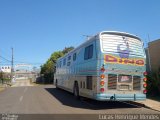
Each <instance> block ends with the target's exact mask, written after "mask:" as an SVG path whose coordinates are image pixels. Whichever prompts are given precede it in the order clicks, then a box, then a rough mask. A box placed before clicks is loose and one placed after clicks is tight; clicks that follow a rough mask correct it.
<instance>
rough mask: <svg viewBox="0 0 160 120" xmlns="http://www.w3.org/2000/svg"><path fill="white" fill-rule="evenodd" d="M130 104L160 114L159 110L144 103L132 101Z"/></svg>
mask: <svg viewBox="0 0 160 120" xmlns="http://www.w3.org/2000/svg"><path fill="white" fill-rule="evenodd" d="M129 103H131V104H134V105H137V106H140V107H144V108H147V109H151V110H154V111H157V112H160V110H157V109H154V108H152V107H149V106H147V105H146V104H144V103H139V102H133V101H130V102H129Z"/></svg>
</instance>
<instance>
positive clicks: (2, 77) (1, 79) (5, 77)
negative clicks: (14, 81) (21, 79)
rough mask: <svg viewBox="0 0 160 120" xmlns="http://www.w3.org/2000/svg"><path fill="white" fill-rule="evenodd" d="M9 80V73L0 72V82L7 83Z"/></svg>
mask: <svg viewBox="0 0 160 120" xmlns="http://www.w3.org/2000/svg"><path fill="white" fill-rule="evenodd" d="M10 82H11V79H10V74H6V73H3V72H2V71H1V72H0V84H1V85H2V84H9V83H10Z"/></svg>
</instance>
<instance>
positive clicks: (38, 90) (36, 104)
mask: <svg viewBox="0 0 160 120" xmlns="http://www.w3.org/2000/svg"><path fill="white" fill-rule="evenodd" d="M0 113H1V114H6V113H7V114H39V115H40V114H41V115H42V114H50V115H51V114H56V115H57V114H68V115H70V114H72V115H73V114H79V115H80V114H93V115H97V114H160V112H158V111H154V110H151V109H148V108H145V107H141V106H134V105H130V104H126V103H121V102H98V101H94V100H90V99H85V98H83V99H80V100H76V99H75V98H74V97H73V95H72V94H70V93H68V92H66V91H64V90H60V89H56V88H55V86H54V85H41V86H30V85H29V86H27V85H26V86H25V85H24V86H14V87H9V88H7V89H5V90H3V91H1V92H0ZM25 118H26V117H25ZM41 118H43V117H41Z"/></svg>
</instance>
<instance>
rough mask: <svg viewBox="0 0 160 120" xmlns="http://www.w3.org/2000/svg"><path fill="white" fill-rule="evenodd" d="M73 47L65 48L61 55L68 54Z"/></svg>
mask: <svg viewBox="0 0 160 120" xmlns="http://www.w3.org/2000/svg"><path fill="white" fill-rule="evenodd" d="M73 49H74V47H73V46H71V47H65V48H64V49H63V50H62V53H63V54H64V55H65V54H66V53H68V52H70V51H71V50H73Z"/></svg>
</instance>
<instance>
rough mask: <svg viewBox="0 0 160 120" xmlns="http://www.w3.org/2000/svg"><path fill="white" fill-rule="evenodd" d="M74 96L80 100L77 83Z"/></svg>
mask: <svg viewBox="0 0 160 120" xmlns="http://www.w3.org/2000/svg"><path fill="white" fill-rule="evenodd" d="M73 94H74V97H75V98H76V99H79V88H78V83H77V82H75V84H74V89H73Z"/></svg>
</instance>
